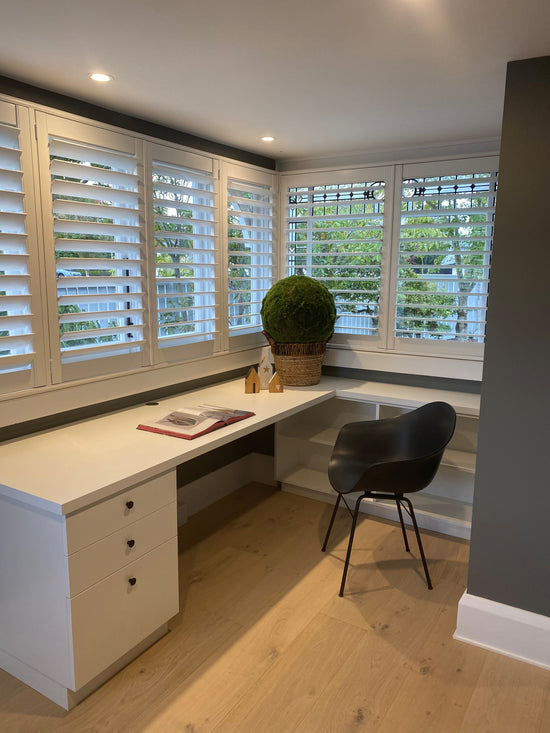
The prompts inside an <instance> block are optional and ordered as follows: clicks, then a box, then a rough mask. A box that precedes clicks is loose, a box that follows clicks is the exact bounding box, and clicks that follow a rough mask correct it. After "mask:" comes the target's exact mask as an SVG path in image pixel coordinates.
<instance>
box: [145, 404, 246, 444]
mask: <svg viewBox="0 0 550 733" xmlns="http://www.w3.org/2000/svg"><path fill="white" fill-rule="evenodd" d="M254 414H255V413H253V412H248V411H246V410H234V409H232V408H228V407H216V406H211V405H199V406H198V407H182V408H178V409H176V410H173V411H172V412H170V413H168V414H167V415H164V416H162V417H160V418H159V419H157V420H153V421H151V422H144V423H140V424H139V425H138V426H137V429H138V430H147V431H148V432H150V433H159V434H161V435H170V436H172V437H173V438H184V440H193V438H198V437H200V436H201V435H205V434H206V433H211V432H212V431H213V430H219V429H220V428H223V427H225V426H226V425H231V424H232V423H234V422H238V421H239V420H244V419H245V418H247V417H252V416H253V415H254Z"/></svg>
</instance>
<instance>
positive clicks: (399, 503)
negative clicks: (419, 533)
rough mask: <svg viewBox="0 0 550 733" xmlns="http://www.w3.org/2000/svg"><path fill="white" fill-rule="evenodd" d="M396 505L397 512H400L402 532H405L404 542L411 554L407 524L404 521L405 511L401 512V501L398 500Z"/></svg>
mask: <svg viewBox="0 0 550 733" xmlns="http://www.w3.org/2000/svg"><path fill="white" fill-rule="evenodd" d="M395 503H396V504H397V511H398V512H399V521H400V522H401V531H402V532H403V540H404V542H405V550H406V551H407V552H410V548H409V541H408V539H407V532H406V531H405V522H404V521H403V511H402V510H401V500H400V499H398V498H396V499H395Z"/></svg>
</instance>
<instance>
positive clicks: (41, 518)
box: [0, 377, 479, 709]
mask: <svg viewBox="0 0 550 733" xmlns="http://www.w3.org/2000/svg"><path fill="white" fill-rule="evenodd" d="M333 399H336V400H346V401H352V402H353V403H356V404H359V405H378V406H379V405H384V406H386V407H387V406H389V407H390V408H391V407H395V408H397V409H410V408H414V407H417V406H419V405H421V404H424V403H426V402H429V401H432V400H444V401H447V402H449V403H451V404H452V405H453V406H454V407H455V409H456V410H457V413H458V414H459V415H463V416H465V417H466V418H467V419H468V418H475V417H476V416H477V415H478V413H479V396H478V395H473V394H469V393H460V392H447V391H442V390H433V389H426V388H413V387H406V386H400V385H388V384H381V383H377V382H361V381H358V380H348V379H342V378H338V377H323V378H322V380H321V383H320V384H318V385H315V386H311V387H286V388H285V391H284V392H283V393H275V394H272V393H268V392H265V391H262V392H261V393H259V394H245V393H244V381H243V380H242V379H237V380H232V381H231V382H224V383H220V384H216V385H214V386H210V387H207V388H205V389H201V390H196V391H192V392H186V393H184V394H182V395H178V396H172V397H169V398H166V399H162V400H160V401H159V403H158V404H157V405H140V406H137V407H132V408H128V409H125V410H120V411H117V412H113V413H110V414H106V415H103V416H100V417H96V418H92V419H87V420H82V421H80V422H76V423H72V424H69V425H66V426H64V427H59V428H54V429H51V430H47V431H43V432H40V433H36V434H33V435H29V436H26V437H23V438H19V439H16V440H11V441H6V442H5V443H3V444H0V558H2V560H1V565H0V666H1V667H2V668H3V669H4V670H6V671H7V672H9V673H10V674H12V675H14V676H15V677H17V678H18V679H20V680H22V681H23V682H25V683H26V684H28V685H30V686H31V687H33V688H35V689H36V690H38V691H39V692H41V693H42V694H44V695H45V696H46V697H49V698H50V699H51V700H54V701H55V702H56V703H58V704H59V705H61V706H62V707H64V708H66V709H69V708H70V707H72V706H73V705H75V704H77V703H78V702H80V700H82V699H83V698H84V697H86V696H87V695H88V694H90V693H91V692H92V691H93V690H94V689H96V688H97V687H98V686H99V685H101V684H102V683H103V682H104V681H105V680H107V679H108V678H109V677H110V676H112V675H113V674H114V673H116V672H117V671H118V670H119V669H121V668H122V667H123V666H125V665H126V664H128V662H129V661H131V660H132V659H133V658H135V657H136V656H137V655H138V654H140V653H141V652H142V651H143V650H144V649H146V648H147V647H148V646H150V645H151V644H152V643H154V642H155V641H156V640H157V639H159V638H160V637H161V636H162V635H163V634H165V633H166V631H167V630H168V626H167V624H168V620H169V619H170V618H172V617H173V616H174V615H175V614H176V613H177V612H178V569H177V563H178V556H177V518H176V517H177V499H176V490H177V489H176V467H177V466H179V465H180V464H183V463H185V462H186V461H189V460H191V459H192V458H195V457H197V456H200V455H202V454H204V453H207V452H209V451H212V450H214V449H215V448H218V447H220V446H222V445H224V444H227V443H229V442H231V441H233V440H235V439H237V438H240V437H243V436H245V435H247V434H249V433H252V432H253V431H255V430H258V429H260V428H263V427H265V426H268V425H272V424H274V423H280V424H284V423H285V422H288V420H290V421H291V422H292V420H293V419H295V418H296V417H297V416H300V415H302V416H303V415H307V412H306V411H309V410H311V409H313V410H315V409H317V406H320V405H321V404H323V403H328V402H329V401H331V400H333ZM203 404H210V405H222V406H225V407H232V408H237V409H244V410H250V411H252V412H254V413H255V414H254V416H253V417H250V418H247V419H245V420H242V421H241V422H237V423H234V424H232V425H229V426H226V427H224V428H221V429H219V430H216V431H214V432H211V433H208V434H207V435H204V436H201V437H198V438H195V439H193V440H189V441H188V440H183V439H179V438H172V437H168V436H165V435H158V434H154V433H150V432H145V431H141V430H137V429H136V427H137V425H138V424H139V423H140V422H144V421H150V420H152V419H155V418H157V417H158V418H160V417H162V416H164V415H165V414H167V413H168V412H170V411H171V410H173V409H176V408H178V407H185V406H189V407H192V406H197V405H203ZM373 416H374V417H376V416H378V412H376V413H375V414H374V415H373ZM281 445H282V446H283V449H284V439H282V442H281Z"/></svg>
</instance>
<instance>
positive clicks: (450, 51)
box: [0, 0, 550, 159]
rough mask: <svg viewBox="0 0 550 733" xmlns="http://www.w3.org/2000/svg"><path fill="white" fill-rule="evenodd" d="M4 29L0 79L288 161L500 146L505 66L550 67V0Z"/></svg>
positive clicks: (249, 12)
mask: <svg viewBox="0 0 550 733" xmlns="http://www.w3.org/2000/svg"><path fill="white" fill-rule="evenodd" d="M1 19H2V20H1V23H2V42H1V44H0V74H2V75H4V76H11V77H13V78H14V79H18V80H20V81H24V82H27V83H30V84H34V85H37V86H41V87H44V88H46V89H50V90H53V91H57V92H61V93H63V94H68V95H70V96H73V97H77V98H80V99H84V100H87V101H89V102H93V103H95V104H98V105H101V106H104V107H108V108H112V109H116V110H119V111H121V112H125V113H127V114H131V115H134V116H138V117H142V118H144V119H148V120H152V121H154V122H159V123H161V124H164V125H168V126H170V127H175V128H178V129H182V130H184V131H186V132H190V133H193V134H195V135H199V136H201V137H205V138H209V139H212V140H216V141H219V142H223V143H226V144H228V145H232V146H236V147H239V148H243V149H246V150H251V151H254V152H259V153H262V154H265V155H268V156H270V157H273V158H278V159H290V158H297V157H299V158H303V157H319V156H326V155H345V154H346V153H350V152H356V151H373V150H384V149H396V148H404V147H413V146H422V145H431V144H439V143H447V142H455V141H473V140H480V139H486V138H491V137H498V135H499V134H500V123H501V115H502V103H503V97H504V82H505V75H506V63H507V62H508V61H511V60H517V59H522V58H530V57H534V56H544V55H548V54H549V53H550V2H548V0H516V1H515V2H514V1H513V0H336V1H335V2H327V0H272V2H265V0H232V1H231V0H160V2H154V0H95V2H94V1H91V0H86V2H83V1H82V0H17V2H9V3H8V2H6V3H4V7H3V8H2V11H1ZM96 70H100V71H106V72H108V73H110V74H112V75H113V76H114V81H113V82H111V83H110V84H108V85H100V84H97V83H94V82H92V81H91V80H90V79H89V78H88V74H89V73H90V72H92V71H96ZM267 133H271V134H273V135H275V136H276V138H277V139H276V141H275V142H274V143H271V144H266V143H262V142H261V141H260V140H259V138H260V136H261V135H264V134H267Z"/></svg>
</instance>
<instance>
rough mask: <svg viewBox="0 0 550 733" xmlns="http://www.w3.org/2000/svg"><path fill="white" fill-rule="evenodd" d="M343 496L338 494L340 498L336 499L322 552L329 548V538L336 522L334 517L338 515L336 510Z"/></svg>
mask: <svg viewBox="0 0 550 733" xmlns="http://www.w3.org/2000/svg"><path fill="white" fill-rule="evenodd" d="M341 498H342V494H338V498H337V499H336V504H335V505H334V509H333V510H332V517H331V518H330V524H329V525H328V529H327V534H326V536H325V541H324V542H323V546H322V547H321V552H324V551H325V550H326V549H327V542H328V538H329V537H330V533H331V531H332V525H333V524H334V518H335V517H336V512H337V510H338V505H339V504H340V499H341Z"/></svg>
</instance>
